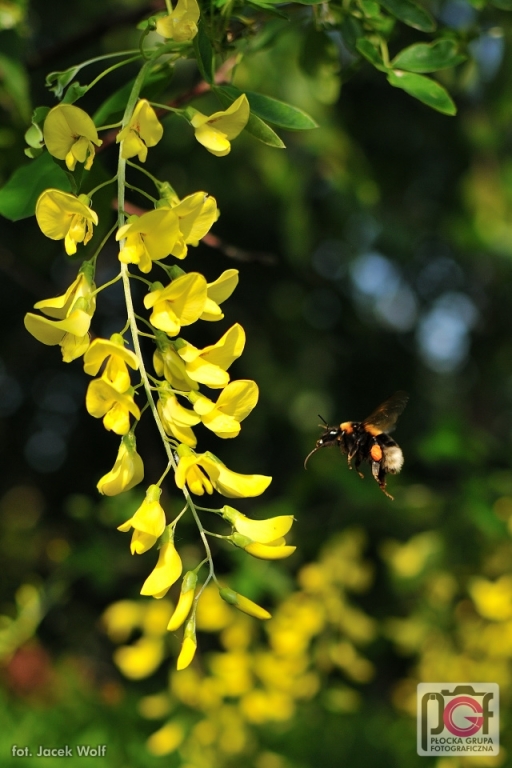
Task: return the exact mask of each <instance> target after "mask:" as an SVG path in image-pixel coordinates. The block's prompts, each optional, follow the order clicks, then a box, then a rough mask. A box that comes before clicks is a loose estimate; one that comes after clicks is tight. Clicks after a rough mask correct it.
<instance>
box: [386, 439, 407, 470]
mask: <svg viewBox="0 0 512 768" xmlns="http://www.w3.org/2000/svg"><path fill="white" fill-rule="evenodd" d="M393 442H394V441H393ZM403 465H404V455H403V453H402V449H401V448H400V447H399V446H398V445H397V444H396V443H394V445H388V446H385V447H384V449H383V451H382V467H383V469H385V470H386V472H389V473H390V474H392V475H396V474H398V472H400V470H401V469H402V467H403Z"/></svg>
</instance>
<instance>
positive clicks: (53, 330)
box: [24, 308, 91, 363]
mask: <svg viewBox="0 0 512 768" xmlns="http://www.w3.org/2000/svg"><path fill="white" fill-rule="evenodd" d="M24 322H25V328H26V329H27V331H28V332H29V333H31V334H32V336H34V338H36V339H37V340H38V341H40V342H41V343H42V344H47V345H48V346H49V347H53V346H56V345H57V344H60V346H61V350H62V359H63V360H64V362H65V363H70V362H71V361H72V360H75V359H76V358H77V357H80V355H83V353H84V352H85V350H86V349H87V347H88V346H89V334H88V331H89V327H90V325H91V315H90V314H89V313H88V312H87V311H85V310H84V309H80V308H77V309H73V311H72V312H70V314H69V315H68V317H65V318H64V320H49V319H48V318H46V317H41V315H34V314H32V312H27V314H26V315H25V320H24Z"/></svg>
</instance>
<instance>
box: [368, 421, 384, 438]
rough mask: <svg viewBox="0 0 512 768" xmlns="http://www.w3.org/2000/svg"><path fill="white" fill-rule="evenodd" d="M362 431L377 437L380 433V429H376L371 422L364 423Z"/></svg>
mask: <svg viewBox="0 0 512 768" xmlns="http://www.w3.org/2000/svg"><path fill="white" fill-rule="evenodd" d="M364 431H365V432H368V434H369V435H373V436H374V437H377V435H382V429H378V427H374V426H373V425H372V424H365V425H364Z"/></svg>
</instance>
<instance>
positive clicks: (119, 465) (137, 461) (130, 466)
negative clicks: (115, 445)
mask: <svg viewBox="0 0 512 768" xmlns="http://www.w3.org/2000/svg"><path fill="white" fill-rule="evenodd" d="M143 480H144V464H143V463H142V459H141V457H140V456H139V454H138V453H137V448H136V442H135V435H133V434H132V433H131V432H129V433H128V434H127V435H125V437H123V439H122V440H121V445H120V446H119V451H118V453H117V458H116V461H115V464H114V466H113V468H112V469H111V470H110V472H107V474H106V475H103V477H102V478H101V479H100V481H99V482H98V485H97V486H96V487H97V488H98V491H99V492H100V493H102V494H104V495H105V496H117V495H118V494H119V493H123V491H129V490H130V489H131V488H134V487H135V486H136V485H138V484H139V483H141V482H142V481H143Z"/></svg>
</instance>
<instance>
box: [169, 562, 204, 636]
mask: <svg viewBox="0 0 512 768" xmlns="http://www.w3.org/2000/svg"><path fill="white" fill-rule="evenodd" d="M196 584H197V573H195V571H187V573H186V574H185V575H184V577H183V581H182V583H181V592H180V596H179V599H178V605H177V606H176V608H175V609H174V613H173V614H172V616H171V618H170V619H169V623H168V625H167V629H168V630H169V632H175V631H176V630H177V629H179V628H180V627H181V625H182V624H183V622H184V621H185V619H186V618H187V616H188V615H189V613H190V609H191V608H192V603H193V602H194V595H195V589H196Z"/></svg>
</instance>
